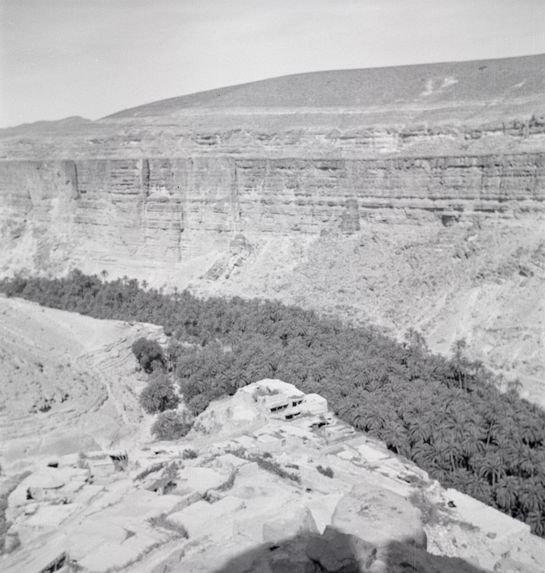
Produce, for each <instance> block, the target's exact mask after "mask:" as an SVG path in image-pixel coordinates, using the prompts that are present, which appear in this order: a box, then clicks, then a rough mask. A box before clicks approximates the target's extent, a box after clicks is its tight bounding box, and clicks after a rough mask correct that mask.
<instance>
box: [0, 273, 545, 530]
mask: <svg viewBox="0 0 545 573" xmlns="http://www.w3.org/2000/svg"><path fill="white" fill-rule="evenodd" d="M0 290H1V291H3V292H5V293H6V294H7V295H8V296H19V297H23V298H27V299H30V300H33V301H36V302H38V303H40V304H43V305H46V306H51V307H54V308H61V309H65V310H70V311H76V312H80V313H82V314H88V315H90V316H93V317H96V318H113V319H121V320H138V321H145V322H151V323H155V324H159V325H162V326H163V327H164V330H165V332H166V333H167V334H168V335H169V337H170V344H169V347H168V349H167V351H166V353H165V354H164V353H163V352H162V350H161V349H160V348H159V347H156V346H154V345H153V344H150V343H149V342H146V341H141V342H139V344H140V347H137V348H136V349H134V350H135V354H136V355H137V357H139V360H140V363H141V364H142V365H143V367H145V368H146V369H147V370H148V371H149V372H150V380H151V381H150V384H149V385H148V387H147V388H146V390H144V394H145V393H146V392H147V394H148V395H143V397H142V403H143V405H144V406H145V407H146V409H147V410H148V411H150V412H163V414H161V415H160V416H159V417H158V419H157V421H156V425H155V427H154V431H155V432H156V435H158V436H164V435H167V434H168V433H169V432H170V433H172V431H173V430H174V434H176V433H177V434H178V435H183V433H185V432H187V430H188V428H189V422H188V421H187V420H180V419H177V418H176V416H175V415H174V413H173V410H172V409H173V408H175V407H176V406H177V404H178V397H177V394H176V392H174V389H173V386H172V385H173V384H174V383H177V384H178V385H179V389H180V391H181V393H182V395H183V397H184V401H185V403H186V404H187V405H188V407H189V409H190V410H191V412H192V413H193V414H194V415H197V414H199V413H200V412H202V411H203V410H204V409H205V408H206V407H207V405H208V404H209V403H210V401H211V400H213V399H215V398H218V397H221V396H224V395H226V394H233V393H234V392H236V390H237V389H238V388H240V387H242V386H244V385H246V384H249V383H251V382H254V381H256V380H259V379H262V378H269V377H271V378H280V379H282V380H285V381H288V382H291V383H293V384H295V385H297V386H298V387H299V388H300V389H301V390H302V391H304V392H317V393H319V394H322V395H323V396H324V397H325V398H326V399H327V400H328V402H329V404H330V406H331V408H332V409H333V411H334V412H335V413H336V414H337V415H338V416H339V417H340V418H342V419H343V420H345V421H347V422H349V423H350V424H352V425H353V426H354V427H355V428H357V429H359V430H362V431H365V432H369V433H370V434H372V435H373V436H376V437H378V438H380V439H381V440H384V442H385V443H386V444H387V446H388V448H390V449H391V450H392V451H394V452H396V453H398V454H400V455H403V456H405V457H407V458H409V459H411V460H413V461H414V462H415V463H416V464H418V465H419V466H420V467H422V468H423V469H425V470H426V471H428V472H429V474H430V475H431V476H432V477H434V478H436V479H438V480H439V481H440V482H441V483H442V484H443V485H445V486H448V487H454V488H456V489H459V490H460V491H462V492H464V493H467V494H469V495H471V496H473V497H475V498H477V499H480V500H482V501H483V502H485V503H487V504H489V505H492V506H494V507H496V508H498V509H500V510H501V511H503V512H505V513H507V514H509V515H511V516H512V517H515V518H517V519H521V520H523V521H525V522H527V523H528V524H530V525H531V527H532V530H533V531H534V532H535V533H536V534H538V535H541V536H545V413H544V412H543V411H541V410H540V409H539V408H538V407H537V406H535V405H533V404H531V403H529V402H527V401H526V400H523V399H521V398H520V397H519V396H518V394H517V392H516V391H515V390H514V389H512V390H510V391H508V392H505V393H502V392H500V391H499V390H498V389H497V385H496V384H495V379H494V377H493V375H492V374H491V373H490V372H488V371H486V370H485V369H484V368H483V367H482V365H481V364H479V363H477V362H472V361H469V360H467V359H465V358H464V355H463V352H462V347H461V346H459V347H458V348H457V352H456V353H455V355H454V357H453V358H452V359H447V358H445V357H442V356H437V355H433V354H431V353H430V352H429V351H428V349H427V348H426V346H425V343H424V342H423V340H422V337H421V336H419V335H418V333H416V332H411V333H409V335H408V336H407V339H406V341H405V343H403V344H400V343H397V342H395V341H393V340H391V339H389V338H387V337H386V336H384V335H382V334H381V333H379V332H377V331H375V330H373V329H372V328H367V327H352V326H347V325H344V324H342V323H341V322H340V321H336V320H331V319H324V318H320V317H319V316H317V315H316V314H315V313H313V312H311V311H307V310H303V309H301V308H298V307H294V306H285V305H282V304H281V303H278V302H272V301H261V300H243V299H240V298H232V299H222V298H211V299H206V300H202V299H198V298H196V297H194V296H192V295H191V294H190V293H188V292H187V291H184V292H181V293H179V292H176V291H175V292H174V293H172V294H164V293H162V292H161V291H157V290H154V289H148V288H146V285H145V283H144V284H143V285H140V284H139V283H138V281H136V280H134V279H131V280H129V279H127V278H124V279H118V280H114V281H106V280H104V279H103V278H100V277H98V276H86V275H83V274H82V273H80V272H79V271H74V272H72V273H71V274H70V275H69V276H68V277H67V278H63V279H46V278H22V277H15V278H14V279H5V280H3V281H1V282H0Z"/></svg>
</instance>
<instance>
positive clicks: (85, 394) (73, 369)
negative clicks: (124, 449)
mask: <svg viewBox="0 0 545 573" xmlns="http://www.w3.org/2000/svg"><path fill="white" fill-rule="evenodd" d="M142 335H147V336H155V337H157V336H160V335H161V330H160V329H159V328H158V327H156V326H153V325H143V324H136V325H130V324H128V323H124V322H118V321H110V320H96V319H92V318H89V317H85V316H81V315H79V314H76V313H68V312H63V311H59V310H55V309H48V308H42V307H40V306H38V305H36V304H34V303H30V302H27V301H23V300H19V299H7V298H4V297H0V361H1V363H2V371H1V373H0V380H1V384H0V401H1V404H2V409H1V411H0V432H1V434H2V443H3V448H2V453H1V455H2V465H3V466H6V465H8V466H9V465H11V464H17V466H18V467H22V466H24V465H26V464H27V463H29V459H30V457H32V456H42V455H44V456H47V455H54V454H59V455H60V454H67V453H71V452H78V451H82V450H89V449H99V447H108V446H111V445H115V444H117V445H121V446H125V445H127V444H130V443H132V442H133V441H135V440H138V437H139V435H140V431H138V429H139V428H140V427H141V428H142V430H141V431H142V432H144V428H145V429H147V424H146V423H145V420H144V416H143V415H142V413H141V409H140V407H139V405H138V402H137V397H138V392H139V390H140V389H141V387H142V385H143V383H144V381H143V379H142V376H141V375H140V374H139V373H138V372H137V371H136V363H135V360H134V357H133V356H132V353H131V351H130V345H131V343H132V341H133V340H134V339H136V338H137V337H139V336H142Z"/></svg>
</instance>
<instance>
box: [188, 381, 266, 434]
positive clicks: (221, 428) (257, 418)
mask: <svg viewBox="0 0 545 573" xmlns="http://www.w3.org/2000/svg"><path fill="white" fill-rule="evenodd" d="M266 421H267V416H266V412H265V410H264V409H263V408H262V407H261V406H260V405H259V404H258V403H257V402H255V401H254V399H253V398H252V396H251V395H250V394H248V393H245V392H241V391H240V390H239V391H238V392H237V393H236V394H235V395H234V396H230V397H228V398H222V399H220V400H214V401H213V402H211V403H210V405H209V406H208V408H206V410H205V411H204V412H203V413H202V414H200V415H199V416H197V418H196V419H195V423H194V424H193V431H194V432H199V433H201V434H210V435H212V434H213V435H218V436H220V435H229V434H231V433H235V432H242V431H245V430H249V429H250V428H253V427H254V426H255V425H259V424H260V423H261V424H264V423H265V422H266Z"/></svg>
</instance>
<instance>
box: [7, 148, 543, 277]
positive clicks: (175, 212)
mask: <svg viewBox="0 0 545 573" xmlns="http://www.w3.org/2000/svg"><path fill="white" fill-rule="evenodd" d="M0 197H1V205H2V209H1V211H0V230H1V234H2V240H3V241H4V244H9V245H10V246H11V248H10V249H4V251H3V255H4V256H3V261H2V262H3V263H4V265H6V266H7V267H8V268H12V267H14V266H16V265H17V263H18V261H17V258H15V260H14V256H13V255H14V253H16V252H17V247H18V245H19V244H21V243H25V242H32V241H35V242H36V251H35V252H34V253H32V252H28V253H27V255H32V256H33V257H34V258H36V256H37V257H38V259H37V260H35V263H34V264H33V265H32V266H37V267H40V266H42V267H43V268H45V267H46V266H47V264H48V261H49V259H50V258H51V257H57V258H60V261H64V262H65V263H68V264H70V263H79V264H81V262H83V260H84V259H85V261H86V266H87V267H88V268H90V269H94V270H100V269H101V268H102V267H103V266H107V267H108V266H109V267H112V268H113V269H119V270H122V268H123V267H124V266H125V265H126V263H127V260H128V259H129V258H130V259H131V264H130V266H131V269H132V270H133V271H134V272H135V273H136V275H138V276H140V277H143V278H148V277H147V276H146V272H147V271H146V269H147V268H148V267H149V264H150V261H155V262H156V263H159V264H168V265H174V266H175V267H174V269H173V270H174V271H175V270H176V266H178V267H179V268H180V270H181V269H182V268H183V265H185V264H186V263H188V262H189V261H191V260H192V259H194V258H196V257H198V256H200V255H205V254H206V253H207V252H208V250H209V248H210V246H211V245H212V246H215V247H216V248H218V249H226V248H228V246H229V244H230V241H231V239H232V238H233V236H234V235H235V234H244V235H247V236H249V237H251V238H252V239H259V237H260V236H261V237H263V236H277V237H293V238H297V237H301V238H302V239H303V240H304V239H305V238H307V237H312V236H318V235H319V234H320V233H321V232H323V231H339V232H341V233H345V234H351V233H354V232H357V231H359V230H360V229H361V227H362V225H372V224H375V223H392V224H393V223H396V222H403V223H414V224H434V223H437V222H440V223H441V224H442V225H443V226H449V225H456V224H458V223H464V222H471V221H474V220H476V219H480V220H485V219H487V218H490V217H492V218H494V219H496V220H497V219H498V218H500V219H514V218H520V217H524V216H527V215H531V216H533V217H535V216H542V215H543V214H544V213H545V202H544V201H545V153H532V154H512V155H484V156H483V155H480V156H478V155H473V156H450V157H445V156H440V157H411V158H407V157H396V158H385V159H364V160H357V159H310V158H307V159H270V158H244V159H238V158H233V157H194V158H144V159H101V160H99V159H96V160H57V161H55V160H52V161H5V162H1V163H0ZM63 255H64V256H63ZM80 261H81V262H80ZM138 266H141V267H142V269H140V270H139V269H138ZM205 270H206V268H200V269H199V270H198V272H203V271H205Z"/></svg>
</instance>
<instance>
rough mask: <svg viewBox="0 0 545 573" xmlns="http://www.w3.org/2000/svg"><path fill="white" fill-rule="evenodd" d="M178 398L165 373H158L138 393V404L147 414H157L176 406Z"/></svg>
mask: <svg viewBox="0 0 545 573" xmlns="http://www.w3.org/2000/svg"><path fill="white" fill-rule="evenodd" d="M179 403H180V398H178V396H177V394H176V392H174V387H173V385H172V382H171V381H170V380H169V379H168V376H167V375H166V374H160V375H158V376H155V377H154V378H152V379H151V380H150V382H149V383H148V384H147V385H146V387H145V388H144V389H143V390H142V392H141V394H140V404H141V406H142V408H144V410H145V411H146V412H147V413H148V414H158V413H159V412H164V411H165V410H172V409H174V408H177V407H178V404H179Z"/></svg>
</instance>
